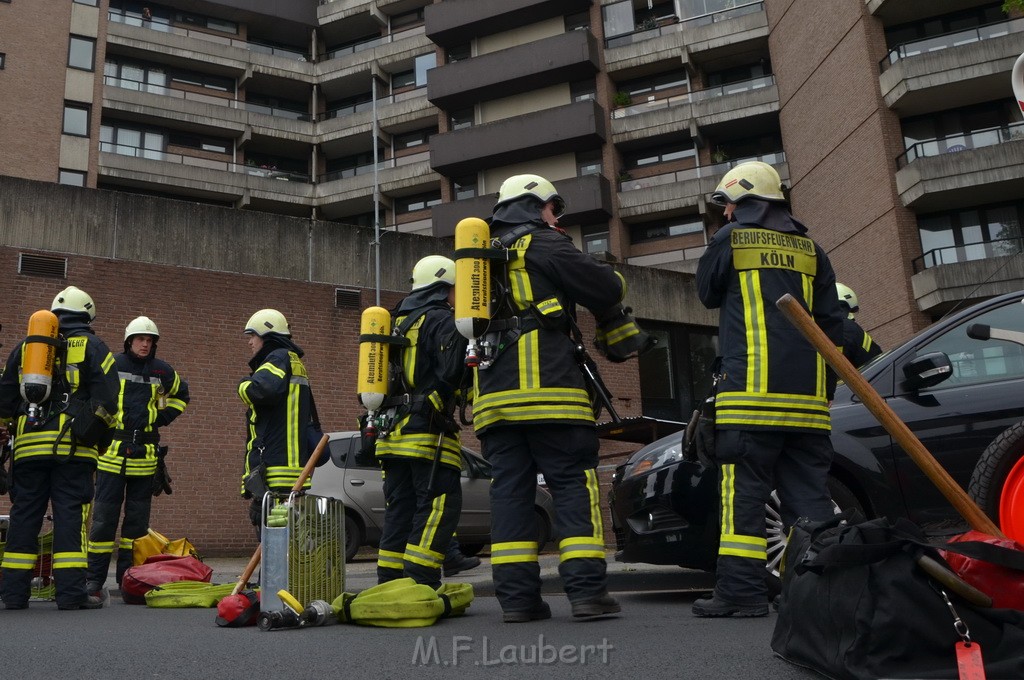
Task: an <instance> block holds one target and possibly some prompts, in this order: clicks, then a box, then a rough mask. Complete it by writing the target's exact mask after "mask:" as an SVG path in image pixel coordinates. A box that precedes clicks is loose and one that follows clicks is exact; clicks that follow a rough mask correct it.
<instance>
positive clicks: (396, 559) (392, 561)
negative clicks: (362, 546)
mask: <svg viewBox="0 0 1024 680" xmlns="http://www.w3.org/2000/svg"><path fill="white" fill-rule="evenodd" d="M402 559H403V555H402V553H400V552H395V551H393V550H378V551H377V566H378V567H383V568H385V569H397V570H399V571H402V570H403V569H405V563H404V562H402Z"/></svg>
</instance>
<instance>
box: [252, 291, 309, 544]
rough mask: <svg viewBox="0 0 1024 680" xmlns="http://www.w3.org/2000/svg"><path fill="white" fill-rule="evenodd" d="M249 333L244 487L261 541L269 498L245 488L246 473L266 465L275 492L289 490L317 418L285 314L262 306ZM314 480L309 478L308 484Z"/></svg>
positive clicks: (268, 482)
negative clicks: (262, 517)
mask: <svg viewBox="0 0 1024 680" xmlns="http://www.w3.org/2000/svg"><path fill="white" fill-rule="evenodd" d="M245 335H246V337H247V339H248V340H247V341H248V344H249V349H250V351H251V352H252V358H251V359H250V360H249V368H250V369H251V370H252V373H251V374H250V376H249V377H248V378H243V379H242V381H241V382H240V383H239V384H238V396H239V398H241V400H242V402H243V403H244V404H245V405H246V406H247V407H248V411H247V412H246V423H247V425H248V428H247V429H248V441H247V443H246V456H245V472H244V474H243V476H242V479H243V486H242V489H241V492H242V496H243V497H245V498H251V499H252V503H251V504H250V507H249V519H250V521H251V522H252V524H253V526H255V527H256V535H257V540H259V534H260V529H259V525H260V514H261V509H262V503H263V498H262V496H260V497H257V496H256V495H255V494H252V493H251V492H249V491H247V490H246V489H245V486H244V480H245V477H246V476H248V474H249V473H250V472H251V471H253V470H257V469H262V480H263V482H264V484H265V485H266V487H267V488H268V489H269V490H270V491H273V492H276V493H282V494H286V493H288V492H289V491H290V490H291V488H292V486H294V484H295V482H296V481H298V479H299V475H300V474H301V473H302V468H303V467H305V465H306V462H307V461H308V460H309V455H310V453H312V450H313V447H310V445H309V439H308V432H307V430H308V428H309V427H310V424H311V423H312V420H313V419H312V412H313V404H312V398H313V393H312V391H311V390H310V385H309V376H308V375H307V374H306V367H305V365H304V364H303V363H302V355H303V352H302V349H301V348H300V347H299V346H298V345H296V344H295V343H294V342H293V341H292V338H291V335H292V333H291V330H290V328H289V326H288V320H287V319H285V317H284V314H282V313H281V312H279V311H277V310H276V309H261V310H259V311H258V312H256V313H255V314H253V315H252V316H251V317H250V318H249V322H248V323H247V324H246V325H245ZM309 485H310V483H309V480H308V479H307V480H306V482H305V484H304V486H303V488H306V489H308V488H309Z"/></svg>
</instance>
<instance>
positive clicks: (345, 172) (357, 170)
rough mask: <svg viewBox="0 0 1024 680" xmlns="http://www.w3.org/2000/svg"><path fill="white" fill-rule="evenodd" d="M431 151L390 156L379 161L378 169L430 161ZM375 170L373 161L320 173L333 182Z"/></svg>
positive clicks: (323, 177) (321, 179) (322, 178)
mask: <svg viewBox="0 0 1024 680" xmlns="http://www.w3.org/2000/svg"><path fill="white" fill-rule="evenodd" d="M429 160H430V152H429V151H422V152H420V153H414V154H409V155H408V156H398V157H397V158H388V159H386V160H382V161H378V162H377V170H386V169H388V168H400V167H402V166H403V165H412V164H413V163H419V162H421V161H429ZM372 172H373V163H368V164H366V165H357V166H355V167H352V168H342V169H341V170H332V171H331V172H326V173H324V174H322V175H320V178H319V181H321V182H331V181H333V180H336V179H345V178H348V177H356V176H358V175H369V174H370V173H372Z"/></svg>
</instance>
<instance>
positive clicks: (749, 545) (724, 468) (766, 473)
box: [715, 430, 833, 604]
mask: <svg viewBox="0 0 1024 680" xmlns="http://www.w3.org/2000/svg"><path fill="white" fill-rule="evenodd" d="M832 455H833V449H832V442H831V440H830V439H829V437H828V435H827V434H824V433H823V434H808V433H806V432H793V431H788V430H773V431H767V430H761V431H755V430H718V432H717V434H716V440H715V457H716V459H717V462H718V483H719V492H720V494H721V502H720V510H721V515H720V517H719V519H720V527H721V535H720V538H719V545H718V565H717V579H716V582H715V594H716V595H717V596H718V598H719V599H722V600H725V601H726V602H730V603H733V604H761V603H763V602H765V601H766V599H767V586H766V585H765V573H766V572H765V568H766V566H765V564H766V561H767V545H768V544H767V533H766V525H765V504H766V503H767V502H768V500H769V498H770V497H771V493H772V489H775V490H776V492H777V493H778V497H779V503H780V506H781V509H782V523H783V528H784V529H788V527H791V526H793V523H794V522H796V520H797V518H799V517H807V518H810V519H812V520H818V521H820V520H825V519H828V518H829V517H830V516H831V515H832V514H833V505H832V499H831V497H830V496H829V492H828V471H829V467H830V465H831V463H832Z"/></svg>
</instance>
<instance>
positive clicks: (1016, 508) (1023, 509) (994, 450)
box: [968, 422, 1024, 541]
mask: <svg viewBox="0 0 1024 680" xmlns="http://www.w3.org/2000/svg"><path fill="white" fill-rule="evenodd" d="M968 493H969V494H970V496H971V498H973V499H974V501H975V502H976V503H977V504H978V505H979V506H980V507H981V509H982V510H984V511H985V513H986V514H987V515H988V516H989V517H991V518H992V519H993V520H994V521H995V522H997V523H998V524H999V528H1000V529H1002V530H1003V533H1004V534H1006V535H1007V536H1009V537H1010V538H1012V539H1014V540H1017V541H1021V540H1024V422H1021V423H1017V424H1016V425H1011V426H1010V427H1008V428H1007V429H1006V430H1004V431H1003V433H1002V434H1000V435H999V436H998V437H996V438H995V440H993V442H992V443H991V444H989V445H988V448H986V449H985V451H984V453H982V454H981V457H980V458H979V459H978V463H977V464H976V465H975V466H974V473H973V474H972V475H971V483H970V485H969V487H968Z"/></svg>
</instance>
